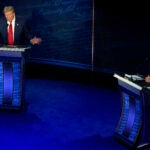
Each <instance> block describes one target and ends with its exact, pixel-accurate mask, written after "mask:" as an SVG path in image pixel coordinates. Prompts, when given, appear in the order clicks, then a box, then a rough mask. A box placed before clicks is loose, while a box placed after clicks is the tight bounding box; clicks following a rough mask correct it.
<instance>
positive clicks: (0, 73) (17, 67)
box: [0, 47, 26, 110]
mask: <svg viewBox="0 0 150 150" xmlns="http://www.w3.org/2000/svg"><path fill="white" fill-rule="evenodd" d="M25 49H26V48H16V47H12V48H11V47H9V48H8V47H2V48H0V109H9V110H10V109H12V110H13V109H15V110H20V109H21V108H22V100H23V75H24V63H23V52H24V51H25Z"/></svg>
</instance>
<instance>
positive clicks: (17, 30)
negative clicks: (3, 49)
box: [0, 6, 42, 45]
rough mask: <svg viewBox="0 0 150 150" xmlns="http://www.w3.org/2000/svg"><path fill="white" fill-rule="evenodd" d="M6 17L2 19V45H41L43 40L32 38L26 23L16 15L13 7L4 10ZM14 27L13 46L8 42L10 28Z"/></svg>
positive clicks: (0, 22)
mask: <svg viewBox="0 0 150 150" xmlns="http://www.w3.org/2000/svg"><path fill="white" fill-rule="evenodd" d="M3 12H4V17H2V18H1V19H0V44H4V45H26V44H28V43H31V44H33V45H34V44H39V43H41V41H42V40H41V38H36V37H34V38H31V35H30V34H29V31H28V28H27V25H26V21H25V20H24V19H23V18H22V17H19V16H17V15H15V10H14V8H13V6H5V7H4V9H3ZM10 24H11V26H12V38H13V42H11V44H10V43H9V40H8V32H9V26H10Z"/></svg>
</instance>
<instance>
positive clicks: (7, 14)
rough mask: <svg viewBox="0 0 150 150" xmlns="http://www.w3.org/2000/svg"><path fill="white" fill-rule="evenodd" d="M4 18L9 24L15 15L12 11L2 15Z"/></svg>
mask: <svg viewBox="0 0 150 150" xmlns="http://www.w3.org/2000/svg"><path fill="white" fill-rule="evenodd" d="M4 16H5V18H6V20H7V21H9V22H11V21H12V20H13V18H14V16H15V13H14V12H13V11H6V12H5V13H4Z"/></svg>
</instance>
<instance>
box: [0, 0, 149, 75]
mask: <svg viewBox="0 0 150 150" xmlns="http://www.w3.org/2000/svg"><path fill="white" fill-rule="evenodd" d="M93 2H94V5H93ZM4 5H13V6H14V7H15V9H16V13H17V14H19V15H22V16H24V17H26V18H27V19H28V21H29V25H30V28H31V31H32V33H33V34H34V35H35V36H40V37H41V38H42V39H43V42H42V44H41V45H40V46H33V47H32V49H31V50H30V51H28V52H27V53H28V54H27V56H28V58H29V59H28V60H29V61H38V62H44V63H51V64H52V63H53V64H59V65H68V66H69V65H70V66H75V67H82V68H88V69H90V70H92V68H93V69H94V70H95V71H110V72H116V71H121V72H132V73H135V72H142V71H143V70H144V69H143V68H144V67H145V63H147V61H149V56H150V52H149V51H150V50H149V48H150V44H149V43H150V42H149V41H150V29H149V27H150V16H149V14H148V12H147V11H146V10H145V11H142V12H141V11H139V9H138V8H134V9H133V8H132V9H129V8H127V7H125V8H123V7H119V6H118V5H116V7H114V6H112V5H111V4H110V5H109V4H108V3H101V4H100V3H98V1H96V0H95V1H94V0H93V1H92V0H74V1H70V0H51V1H49V0H36V1H33V0H22V1H10V0H3V1H1V6H0V9H1V10H2V8H3V6H4ZM108 5H109V6H108ZM93 8H94V11H93ZM93 12H94V19H93ZM92 23H94V26H92ZM93 27H94V28H93ZM93 29H94V30H93ZM93 31H94V34H92V33H93ZM92 36H93V39H94V43H92ZM143 64H144V65H143ZM144 72H145V70H144Z"/></svg>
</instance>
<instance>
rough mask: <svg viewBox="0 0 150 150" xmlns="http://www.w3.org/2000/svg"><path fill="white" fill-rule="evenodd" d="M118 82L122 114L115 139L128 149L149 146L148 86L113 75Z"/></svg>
mask: <svg viewBox="0 0 150 150" xmlns="http://www.w3.org/2000/svg"><path fill="white" fill-rule="evenodd" d="M114 77H115V78H117V80H118V85H119V90H120V95H121V100H122V112H121V116H120V120H119V122H118V126H117V128H116V131H115V137H116V138H117V139H118V140H120V141H121V142H122V143H124V144H126V145H127V146H129V147H130V148H136V149H143V148H144V147H145V149H146V147H149V146H150V89H149V86H150V84H146V83H145V81H144V80H137V81H135V80H130V79H127V78H125V77H124V76H120V75H118V74H114Z"/></svg>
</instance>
